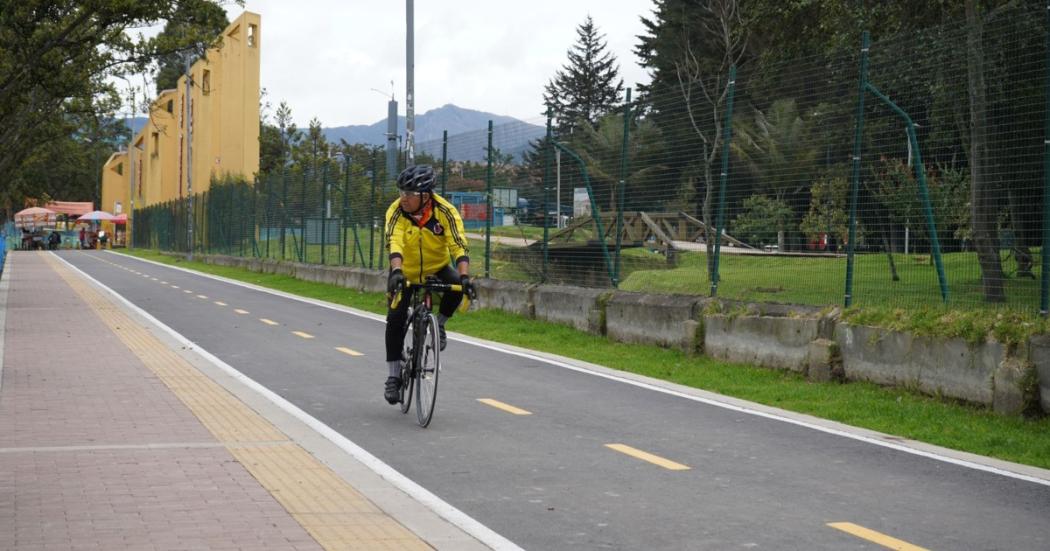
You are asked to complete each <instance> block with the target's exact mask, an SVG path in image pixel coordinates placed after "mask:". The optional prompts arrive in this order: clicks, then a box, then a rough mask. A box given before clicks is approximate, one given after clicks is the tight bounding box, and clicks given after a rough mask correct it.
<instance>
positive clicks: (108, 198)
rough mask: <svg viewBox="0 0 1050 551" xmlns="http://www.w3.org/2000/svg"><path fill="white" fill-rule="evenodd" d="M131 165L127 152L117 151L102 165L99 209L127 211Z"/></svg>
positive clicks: (115, 212)
mask: <svg viewBox="0 0 1050 551" xmlns="http://www.w3.org/2000/svg"><path fill="white" fill-rule="evenodd" d="M130 195H131V165H130V164H129V163H128V152H127V151H118V152H116V153H114V154H112V155H110V156H109V160H107V161H106V164H104V165H102V204H101V205H100V206H99V208H100V209H102V210H104V211H108V212H112V213H113V214H121V213H125V212H128V209H129V207H130V204H131V202H130V201H129V199H128V198H129V197H130Z"/></svg>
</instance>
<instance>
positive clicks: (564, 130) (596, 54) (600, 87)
mask: <svg viewBox="0 0 1050 551" xmlns="http://www.w3.org/2000/svg"><path fill="white" fill-rule="evenodd" d="M576 35H577V40H576V43H575V44H573V46H572V48H570V49H569V51H568V55H569V63H568V64H566V65H565V66H563V67H562V68H561V69H560V70H558V72H556V73H555V74H554V78H553V79H551V81H550V82H549V83H548V84H547V86H546V87H545V89H544V93H543V102H544V103H545V104H546V105H547V106H548V107H549V108H550V109H551V111H552V113H553V115H554V118H555V120H556V123H555V126H556V128H557V129H558V133H559V134H561V135H568V134H571V133H572V132H573V130H575V129H576V128H577V127H579V125H580V124H581V123H582V122H588V123H591V124H592V125H595V124H597V123H598V120H599V119H601V117H602V116H603V115H605V114H607V113H609V112H611V111H613V110H614V109H615V108H616V107H618V106H619V104H620V95H621V93H622V92H623V79H622V78H620V76H619V65H618V63H617V61H616V56H614V55H613V54H612V53H611V52H608V51H606V49H605V48H606V45H607V44H606V42H605V39H604V38H605V36H604V35H602V34H599V32H598V28H597V27H596V26H595V25H594V20H592V19H591V16H589V15H588V16H587V19H586V20H585V21H584V22H583V23H582V24H581V25H580V26H578V27H577V28H576Z"/></svg>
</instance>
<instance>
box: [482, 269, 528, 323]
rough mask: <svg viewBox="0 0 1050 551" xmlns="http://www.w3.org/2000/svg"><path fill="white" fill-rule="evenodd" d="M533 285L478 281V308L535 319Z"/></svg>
mask: <svg viewBox="0 0 1050 551" xmlns="http://www.w3.org/2000/svg"><path fill="white" fill-rule="evenodd" d="M535 287H536V286H535V285H532V284H529V283H522V282H520V281H504V280H502V279H479V280H478V281H477V288H478V306H480V307H481V308H493V309H496V310H503V311H504V312H510V313H512V314H518V315H521V316H525V317H528V318H533V317H536V309H535V305H534V303H533V298H532V294H533V290H534V289H535Z"/></svg>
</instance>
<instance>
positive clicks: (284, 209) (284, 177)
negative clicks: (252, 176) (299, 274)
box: [281, 168, 288, 260]
mask: <svg viewBox="0 0 1050 551" xmlns="http://www.w3.org/2000/svg"><path fill="white" fill-rule="evenodd" d="M287 225H288V170H287V169H285V168H282V169H281V260H284V249H285V246H286V243H287V238H286V237H285V227H286V226H287Z"/></svg>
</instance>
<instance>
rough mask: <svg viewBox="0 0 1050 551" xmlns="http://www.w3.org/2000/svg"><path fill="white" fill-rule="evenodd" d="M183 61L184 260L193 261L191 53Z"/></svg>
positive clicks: (187, 53) (186, 54)
mask: <svg viewBox="0 0 1050 551" xmlns="http://www.w3.org/2000/svg"><path fill="white" fill-rule="evenodd" d="M184 60H185V62H186V100H185V101H184V102H183V103H184V104H185V115H184V116H183V119H182V121H183V123H184V124H185V125H186V194H187V196H188V198H189V200H188V203H187V206H188V209H187V210H188V215H187V219H188V220H187V222H186V228H187V229H188V239H189V249H190V251H189V255H187V257H186V259H187V260H190V261H192V260H193V121H191V120H190V116H191V115H192V113H193V110H192V109H191V108H190V103H191V102H192V98H193V96H192V95H191V87H192V83H191V82H190V81H191V80H192V75H191V74H190V68H191V67H192V65H193V55H192V52H190V51H187V52H186V53H185V54H184Z"/></svg>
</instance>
